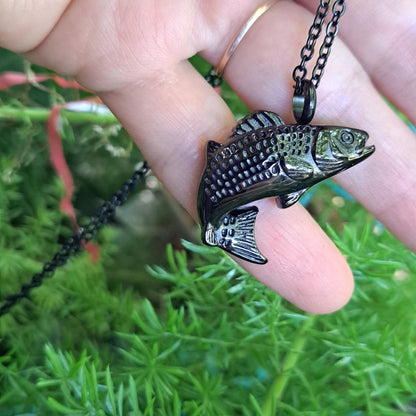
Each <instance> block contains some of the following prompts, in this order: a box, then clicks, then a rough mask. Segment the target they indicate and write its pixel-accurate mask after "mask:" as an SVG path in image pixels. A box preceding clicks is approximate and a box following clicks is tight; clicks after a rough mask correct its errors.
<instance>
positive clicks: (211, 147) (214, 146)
mask: <svg viewBox="0 0 416 416" xmlns="http://www.w3.org/2000/svg"><path fill="white" fill-rule="evenodd" d="M220 147H221V143H217V142H215V141H214V140H209V141H208V143H207V157H208V158H209V157H210V156H212V154H213V153H215V152H216V151H217V150H218V149H219V148H220Z"/></svg>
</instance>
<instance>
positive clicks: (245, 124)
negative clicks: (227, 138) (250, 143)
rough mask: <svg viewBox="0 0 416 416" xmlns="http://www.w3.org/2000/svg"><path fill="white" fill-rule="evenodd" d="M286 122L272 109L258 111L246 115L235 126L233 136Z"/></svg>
mask: <svg viewBox="0 0 416 416" xmlns="http://www.w3.org/2000/svg"><path fill="white" fill-rule="evenodd" d="M282 124H285V123H284V122H283V120H282V119H281V118H280V117H279V116H278V115H277V114H275V113H272V112H271V111H256V112H254V113H251V114H249V115H248V116H246V117H244V118H243V119H242V120H240V121H239V122H238V124H237V125H236V126H235V128H234V130H233V133H232V136H233V137H235V136H240V135H242V134H247V133H249V132H250V131H254V130H258V129H261V128H265V127H276V126H280V125H282Z"/></svg>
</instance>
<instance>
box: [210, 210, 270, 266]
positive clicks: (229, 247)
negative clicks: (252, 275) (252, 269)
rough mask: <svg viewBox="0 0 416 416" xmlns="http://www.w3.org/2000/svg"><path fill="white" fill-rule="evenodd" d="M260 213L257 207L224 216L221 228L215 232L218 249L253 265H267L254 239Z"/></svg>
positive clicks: (231, 212) (235, 211)
mask: <svg viewBox="0 0 416 416" xmlns="http://www.w3.org/2000/svg"><path fill="white" fill-rule="evenodd" d="M258 212H259V210H258V208H257V207H248V208H238V209H234V210H232V211H230V212H228V213H227V214H226V215H224V216H223V217H222V218H221V224H220V226H219V227H218V228H217V229H216V230H215V236H216V240H217V242H218V243H217V245H218V247H220V248H222V249H223V250H225V251H228V252H229V253H231V254H234V255H235V256H237V257H240V258H242V259H243V260H248V261H251V262H252V263H257V264H265V263H267V259H266V258H265V257H264V256H263V255H262V254H261V253H260V251H259V249H258V248H257V245H256V241H255V238H254V224H255V221H256V216H257V213H258Z"/></svg>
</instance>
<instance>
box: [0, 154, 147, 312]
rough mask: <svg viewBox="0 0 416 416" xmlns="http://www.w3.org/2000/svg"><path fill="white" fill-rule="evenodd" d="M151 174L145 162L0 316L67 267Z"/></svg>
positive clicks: (13, 297)
mask: <svg viewBox="0 0 416 416" xmlns="http://www.w3.org/2000/svg"><path fill="white" fill-rule="evenodd" d="M149 170H150V168H149V166H148V165H147V163H146V162H143V164H142V166H141V168H140V169H138V170H136V171H135V172H134V174H133V176H132V177H131V178H130V179H128V180H127V181H126V182H124V183H123V185H122V186H121V187H120V189H119V190H118V191H117V192H116V193H115V194H114V195H113V196H112V198H111V199H110V200H108V201H106V202H104V203H103V204H102V205H101V207H100V208H98V210H97V212H96V215H95V217H91V218H90V219H89V221H88V223H87V224H85V225H84V226H82V227H80V228H79V230H78V231H77V233H76V234H74V235H73V236H72V237H70V238H68V239H67V240H66V241H65V243H64V244H63V245H62V247H61V248H60V249H59V250H58V251H57V252H56V253H55V255H54V256H53V258H52V260H51V261H50V262H47V263H45V264H44V265H43V268H42V271H41V272H39V273H36V274H35V275H34V276H33V277H32V280H31V281H30V283H26V284H24V285H22V287H21V288H20V292H19V293H15V294H13V295H10V296H8V297H7V298H6V300H5V301H4V303H3V305H2V306H1V307H0V316H2V315H4V314H6V313H7V312H8V311H9V310H10V308H12V307H13V306H14V305H16V303H17V302H19V301H20V300H21V299H23V298H27V297H29V295H30V292H31V291H32V289H34V288H36V287H39V286H40V285H41V284H42V283H43V280H44V279H45V278H48V277H52V276H53V275H54V273H55V271H56V269H57V268H58V267H61V266H63V265H64V264H66V263H67V261H68V260H69V258H70V257H72V256H73V255H75V254H77V253H78V252H79V251H81V250H82V249H83V248H84V246H85V244H86V243H87V242H88V241H91V240H92V239H93V238H94V236H95V234H97V232H98V231H99V230H100V229H101V228H102V227H103V226H104V225H105V224H107V223H108V221H109V220H110V219H111V218H113V217H114V215H115V211H116V208H117V207H119V206H121V205H123V204H124V202H125V201H126V200H127V197H128V196H129V195H130V194H131V193H132V192H133V191H134V189H135V188H136V186H137V184H138V183H139V182H140V181H141V180H142V179H143V178H144V176H145V175H146V173H147V172H148V171H149Z"/></svg>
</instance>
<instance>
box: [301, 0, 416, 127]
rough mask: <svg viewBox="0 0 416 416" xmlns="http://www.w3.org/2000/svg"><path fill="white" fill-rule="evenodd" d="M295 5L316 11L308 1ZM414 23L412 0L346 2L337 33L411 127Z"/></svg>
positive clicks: (415, 92) (415, 114) (415, 112)
mask: <svg viewBox="0 0 416 416" xmlns="http://www.w3.org/2000/svg"><path fill="white" fill-rule="evenodd" d="M298 3H299V4H302V5H303V6H304V7H306V8H307V9H308V10H309V11H311V12H312V13H314V12H315V10H314V8H315V9H316V7H317V6H316V4H315V2H311V1H308V0H299V1H298ZM327 19H328V20H329V17H328V18H327ZM415 21H416V3H415V2H414V1H413V0H386V1H382V2H380V1H378V0H368V1H364V2H363V1H360V0H349V1H348V2H346V13H345V15H344V16H343V17H342V19H341V22H340V32H339V34H340V37H341V38H342V39H343V41H345V43H346V44H347V45H348V47H349V48H350V50H351V51H352V52H353V53H354V55H355V57H356V58H357V59H358V60H359V61H360V62H361V64H362V65H363V67H364V69H365V70H366V71H367V73H368V74H369V75H370V77H371V79H372V81H373V83H374V84H375V86H376V87H377V89H378V90H379V91H380V92H381V94H383V95H384V96H385V97H387V98H388V99H389V100H390V101H392V102H393V103H394V105H395V106H396V107H397V108H398V109H399V110H401V111H402V112H403V113H404V114H406V115H407V116H408V117H409V119H410V120H411V121H412V122H413V123H416V106H415V102H416V72H415V70H414V68H415V67H416V26H415Z"/></svg>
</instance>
